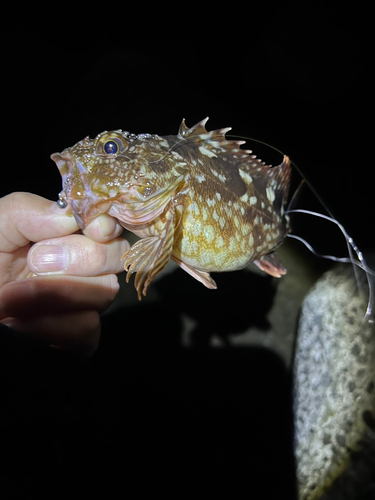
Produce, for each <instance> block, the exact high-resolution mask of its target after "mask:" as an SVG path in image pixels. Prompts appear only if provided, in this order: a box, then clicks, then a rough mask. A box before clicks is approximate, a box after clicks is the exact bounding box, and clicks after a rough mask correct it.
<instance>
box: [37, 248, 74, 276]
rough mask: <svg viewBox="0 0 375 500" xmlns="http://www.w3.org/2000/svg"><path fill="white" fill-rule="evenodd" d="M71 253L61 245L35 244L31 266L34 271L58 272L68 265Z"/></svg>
mask: <svg viewBox="0 0 375 500" xmlns="http://www.w3.org/2000/svg"><path fill="white" fill-rule="evenodd" d="M68 263H69V254H68V251H67V249H66V248H65V247H63V246H61V245H34V246H33V247H32V249H31V251H30V257H29V266H30V268H31V270H32V271H33V272H34V273H57V272H61V271H64V270H65V269H66V268H67V267H68Z"/></svg>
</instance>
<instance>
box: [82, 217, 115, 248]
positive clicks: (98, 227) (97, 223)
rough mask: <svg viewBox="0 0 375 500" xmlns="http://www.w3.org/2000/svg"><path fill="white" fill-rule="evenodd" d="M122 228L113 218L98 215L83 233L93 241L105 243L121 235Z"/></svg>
mask: <svg viewBox="0 0 375 500" xmlns="http://www.w3.org/2000/svg"><path fill="white" fill-rule="evenodd" d="M123 231H124V228H123V227H122V226H121V224H120V223H119V222H117V220H116V219H114V218H113V217H110V216H109V215H107V214H102V215H99V217H97V218H96V219H94V220H93V221H92V222H91V223H90V224H89V225H88V226H87V227H86V228H85V229H84V230H83V233H84V234H85V235H86V236H88V237H89V238H91V239H92V240H94V241H99V242H101V243H105V242H106V241H109V240H113V239H114V238H117V237H118V236H120V234H121V233H123Z"/></svg>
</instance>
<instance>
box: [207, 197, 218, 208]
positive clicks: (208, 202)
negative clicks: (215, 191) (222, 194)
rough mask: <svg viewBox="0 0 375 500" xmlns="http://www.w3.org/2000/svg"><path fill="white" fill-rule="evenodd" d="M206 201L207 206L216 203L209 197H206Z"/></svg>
mask: <svg viewBox="0 0 375 500" xmlns="http://www.w3.org/2000/svg"><path fill="white" fill-rule="evenodd" d="M206 202H207V205H208V206H209V207H213V206H214V205H216V200H211V198H207V200H206Z"/></svg>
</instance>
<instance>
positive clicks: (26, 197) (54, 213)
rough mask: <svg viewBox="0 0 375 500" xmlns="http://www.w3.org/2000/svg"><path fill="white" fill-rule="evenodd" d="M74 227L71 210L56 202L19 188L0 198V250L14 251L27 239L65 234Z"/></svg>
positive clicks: (75, 225)
mask: <svg viewBox="0 0 375 500" xmlns="http://www.w3.org/2000/svg"><path fill="white" fill-rule="evenodd" d="M69 211H70V213H69ZM77 230H78V226H77V224H76V221H75V219H74V217H73V214H71V210H70V209H69V208H67V209H64V210H62V209H61V208H60V207H58V206H57V204H56V202H53V201H49V200H46V199H45V198H42V197H41V196H37V195H35V194H31V193H21V192H20V193H11V194H9V195H7V196H4V198H0V252H14V251H15V250H17V248H21V247H23V246H25V245H27V244H28V243H29V242H30V241H32V242H37V241H41V240H44V239H47V238H54V237H59V236H65V235H67V234H71V233H74V232H75V231H77Z"/></svg>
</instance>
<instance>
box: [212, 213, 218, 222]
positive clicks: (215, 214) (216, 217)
mask: <svg viewBox="0 0 375 500" xmlns="http://www.w3.org/2000/svg"><path fill="white" fill-rule="evenodd" d="M212 217H213V218H214V219H215V220H216V221H217V220H219V215H218V213H217V212H216V210H214V211H213V214H212Z"/></svg>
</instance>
